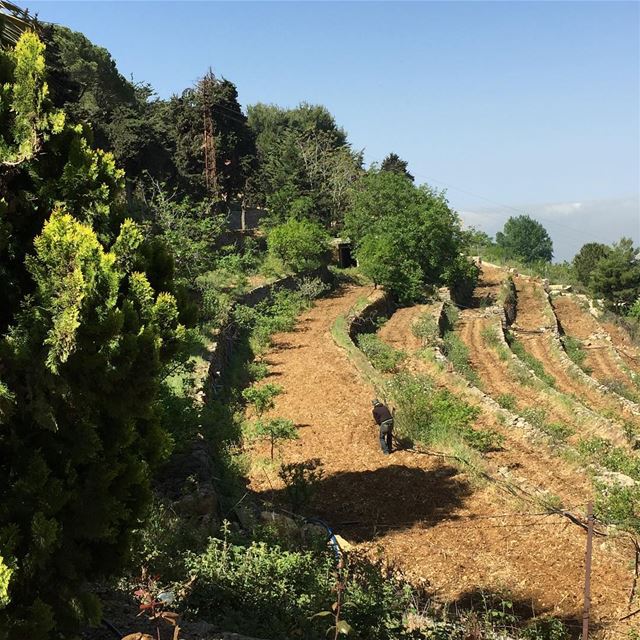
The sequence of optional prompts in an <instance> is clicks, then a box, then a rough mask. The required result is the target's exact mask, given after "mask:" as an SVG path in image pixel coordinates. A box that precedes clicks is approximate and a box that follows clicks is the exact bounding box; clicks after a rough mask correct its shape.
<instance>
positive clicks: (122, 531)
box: [0, 33, 183, 640]
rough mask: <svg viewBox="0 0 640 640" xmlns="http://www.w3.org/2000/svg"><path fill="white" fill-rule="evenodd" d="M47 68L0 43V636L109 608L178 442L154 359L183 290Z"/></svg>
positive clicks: (71, 621)
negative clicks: (156, 477) (146, 257)
mask: <svg viewBox="0 0 640 640" xmlns="http://www.w3.org/2000/svg"><path fill="white" fill-rule="evenodd" d="M44 77H45V64H44V56H43V45H42V44H41V42H40V41H39V40H38V38H37V36H35V35H34V34H33V33H26V34H24V35H23V36H22V37H21V38H20V41H19V42H18V44H17V46H16V47H15V50H13V51H8V52H6V51H0V86H3V87H4V89H3V93H2V103H1V108H2V112H3V118H2V126H1V128H0V289H1V290H2V291H3V297H4V299H3V304H2V305H1V310H0V557H1V558H2V563H1V564H0V609H1V610H0V638H2V637H6V638H9V639H10V640H13V639H16V640H21V639H24V638H29V639H30V640H39V639H41V638H48V637H51V635H52V634H53V630H55V632H56V633H57V635H58V636H59V637H70V636H72V635H73V634H74V633H75V632H76V630H77V628H78V625H79V624H80V623H81V622H83V621H85V622H86V621H87V620H93V621H96V620H97V619H98V618H99V607H98V606H97V603H96V601H95V600H94V598H92V597H91V596H90V595H89V594H88V592H87V591H86V589H85V585H86V583H87V581H88V580H92V579H96V578H99V577H101V576H106V575H109V574H111V573H112V572H114V571H115V570H117V569H118V568H119V567H120V566H121V565H122V563H123V562H124V561H125V560H126V558H127V554H128V549H129V546H130V532H131V530H132V528H133V527H135V526H136V525H137V524H138V523H139V521H140V519H141V518H142V517H143V516H144V512H145V508H146V506H147V504H148V502H149V499H150V488H149V480H150V472H151V469H152V468H153V466H154V465H155V464H156V463H157V462H158V461H159V460H160V459H161V458H162V457H163V454H164V453H165V451H166V449H167V446H168V445H167V442H168V440H167V437H166V436H165V434H164V432H163V431H162V429H161V428H160V426H159V420H158V416H157V415H156V408H155V399H156V393H157V389H158V384H159V378H160V372H161V368H162V367H163V364H164V363H166V362H167V361H168V360H169V359H170V358H172V357H173V355H174V354H175V352H176V350H177V348H178V346H179V344H180V340H181V337H182V333H183V328H182V327H181V325H180V324H179V321H178V309H177V305H176V301H175V299H174V298H173V297H172V296H171V295H170V294H168V293H163V292H158V291H156V290H154V289H153V287H152V286H151V284H150V283H149V279H148V278H147V276H146V275H145V273H144V272H143V271H142V270H141V264H143V260H142V257H141V254H142V249H143V235H142V233H141V230H140V229H139V228H138V227H137V226H136V225H135V224H134V223H133V222H131V221H130V220H126V219H125V216H124V211H123V201H124V200H123V193H122V192H123V185H124V175H123V172H122V171H121V170H119V169H118V168H117V167H116V165H115V162H114V159H113V157H112V156H111V155H110V154H108V153H104V152H101V151H94V150H92V149H91V146H90V144H89V142H88V140H87V138H86V137H85V135H84V134H83V130H82V129H81V128H80V127H72V126H70V125H68V124H65V123H64V115H63V114H62V112H60V111H56V110H53V109H52V108H51V106H50V104H49V102H48V98H47V94H48V91H47V85H46V83H45V81H44ZM15 105H20V107H19V108H17V109H16V108H14V107H15ZM5 292H6V293H5ZM7 601H8V604H7ZM5 604H6V606H5V607H4V608H2V605H5Z"/></svg>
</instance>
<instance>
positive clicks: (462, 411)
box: [390, 373, 502, 451]
mask: <svg viewBox="0 0 640 640" xmlns="http://www.w3.org/2000/svg"><path fill="white" fill-rule="evenodd" d="M390 389H391V394H392V396H393V399H394V401H395V405H396V408H397V410H398V411H397V414H396V425H397V426H396V429H397V433H398V435H400V436H401V437H407V438H410V439H411V440H415V441H417V442H420V443H422V444H425V445H436V444H439V445H442V446H452V447H454V448H455V446H456V445H458V444H460V443H465V444H466V445H468V446H469V447H471V448H472V449H476V450H478V451H489V450H492V449H495V448H498V447H500V445H501V444H502V439H501V436H500V435H499V434H497V433H494V432H492V431H486V430H477V429H473V428H472V424H473V422H474V421H475V420H476V418H477V417H478V415H479V414H480V410H479V409H478V408H477V407H473V406H471V405H469V404H467V403H466V402H464V401H462V400H460V399H459V398H457V397H456V396H455V395H454V394H452V393H451V392H449V391H448V390H446V389H434V387H433V384H432V382H431V380H430V379H429V378H427V377H426V376H419V375H412V374H409V373H400V374H398V375H396V376H395V377H394V378H393V380H392V382H391V387H390Z"/></svg>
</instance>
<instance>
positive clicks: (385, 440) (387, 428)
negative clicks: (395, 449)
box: [380, 420, 393, 454]
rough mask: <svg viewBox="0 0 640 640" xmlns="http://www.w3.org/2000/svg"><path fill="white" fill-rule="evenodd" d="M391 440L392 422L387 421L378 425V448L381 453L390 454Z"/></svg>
mask: <svg viewBox="0 0 640 640" xmlns="http://www.w3.org/2000/svg"><path fill="white" fill-rule="evenodd" d="M392 440H393V420H387V421H386V422H383V423H382V424H381V425H380V448H381V449H382V453H385V454H388V453H391V444H392Z"/></svg>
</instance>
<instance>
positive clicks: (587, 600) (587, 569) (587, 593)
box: [582, 501, 593, 640]
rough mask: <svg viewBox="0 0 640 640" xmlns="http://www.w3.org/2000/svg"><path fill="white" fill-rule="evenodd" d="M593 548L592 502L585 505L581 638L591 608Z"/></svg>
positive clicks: (585, 634)
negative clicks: (585, 533)
mask: <svg viewBox="0 0 640 640" xmlns="http://www.w3.org/2000/svg"><path fill="white" fill-rule="evenodd" d="M592 548H593V502H591V501H589V504H588V506H587V550H586V553H585V561H584V608H583V610H582V640H588V638H589V613H590V609H591V552H592Z"/></svg>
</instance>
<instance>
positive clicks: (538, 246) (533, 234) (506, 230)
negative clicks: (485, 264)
mask: <svg viewBox="0 0 640 640" xmlns="http://www.w3.org/2000/svg"><path fill="white" fill-rule="evenodd" d="M496 243H497V244H498V246H499V247H502V248H503V249H504V250H505V252H506V254H507V256H508V257H510V258H519V259H520V260H522V261H523V262H525V263H532V262H536V261H538V260H543V261H545V262H551V258H552V257H553V243H552V242H551V238H550V237H549V234H548V233H547V230H546V229H545V228H544V227H543V226H542V225H541V224H540V223H539V222H538V221H537V220H534V219H533V218H531V217H530V216H527V215H520V216H517V217H515V218H514V217H512V218H509V219H508V220H507V221H506V222H505V224H504V227H503V229H502V231H499V232H498V233H497V234H496Z"/></svg>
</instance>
